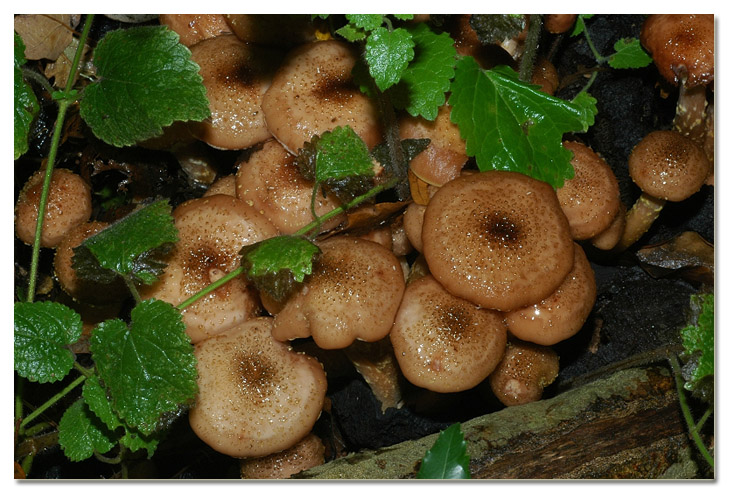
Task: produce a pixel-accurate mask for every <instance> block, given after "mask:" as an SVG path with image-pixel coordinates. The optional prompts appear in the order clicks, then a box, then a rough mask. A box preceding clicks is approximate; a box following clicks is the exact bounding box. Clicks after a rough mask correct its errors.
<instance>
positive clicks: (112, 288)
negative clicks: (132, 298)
mask: <svg viewBox="0 0 730 495" xmlns="http://www.w3.org/2000/svg"><path fill="white" fill-rule="evenodd" d="M108 226H109V224H108V223H106V222H84V223H82V224H80V225H77V226H76V227H74V228H73V229H71V230H70V231H69V232H68V233H67V234H66V235H65V236H63V239H61V242H59V243H58V246H57V247H56V254H55V256H54V257H53V268H54V271H55V273H56V278H57V279H58V283H59V285H60V286H61V288H62V289H63V290H64V291H65V292H66V293H67V294H68V295H70V296H71V297H73V298H74V299H75V300H77V301H80V302H82V303H88V304H94V305H98V304H107V303H111V302H115V301H119V300H121V299H124V298H125V297H127V296H128V295H129V292H128V290H127V286H126V285H125V284H124V281H123V280H122V279H121V278H117V279H116V281H114V282H112V283H110V284H100V283H96V282H92V281H89V280H84V279H81V278H79V277H78V276H77V275H76V270H74V268H73V256H74V249H75V248H77V247H79V246H80V245H81V243H82V242H84V241H85V240H86V239H88V238H89V237H91V236H92V235H94V234H97V233H99V232H101V231H102V230H104V229H105V228H106V227H108Z"/></svg>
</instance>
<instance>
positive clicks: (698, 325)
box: [680, 294, 715, 390]
mask: <svg viewBox="0 0 730 495" xmlns="http://www.w3.org/2000/svg"><path fill="white" fill-rule="evenodd" d="M690 307H691V309H692V319H691V322H690V324H689V325H687V326H686V327H684V328H683V329H682V330H680V334H681V336H682V344H683V346H684V349H685V353H684V354H685V357H686V358H687V359H688V360H689V362H688V365H686V366H685V369H684V370H683V375H684V377H685V380H686V381H685V384H684V388H686V389H687V390H695V389H696V388H697V386H698V384H699V383H700V382H702V380H703V379H705V378H706V377H712V376H714V374H715V296H714V294H697V295H693V296H692V297H691V300H690Z"/></svg>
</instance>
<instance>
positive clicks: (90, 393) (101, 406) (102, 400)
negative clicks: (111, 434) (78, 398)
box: [82, 375, 123, 431]
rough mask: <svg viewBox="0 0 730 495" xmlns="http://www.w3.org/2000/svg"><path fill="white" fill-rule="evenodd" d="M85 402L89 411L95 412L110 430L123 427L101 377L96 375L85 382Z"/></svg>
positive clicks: (83, 392)
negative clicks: (100, 380) (100, 379)
mask: <svg viewBox="0 0 730 495" xmlns="http://www.w3.org/2000/svg"><path fill="white" fill-rule="evenodd" d="M82 396H83V397H84V401H85V402H86V405H87V406H88V408H89V410H90V411H91V412H93V413H94V414H95V415H96V416H97V417H98V418H99V419H100V420H101V421H102V422H103V423H104V424H105V425H106V427H107V428H109V430H111V431H114V430H115V429H117V428H119V427H120V426H123V424H122V422H121V421H120V419H119V416H118V415H117V413H116V412H114V409H113V408H112V404H111V402H110V401H109V398H108V397H107V392H106V389H105V388H104V387H103V386H102V385H101V383H100V382H99V377H97V376H96V375H94V376H92V377H90V378H87V379H86V381H85V382H84V388H83V391H82Z"/></svg>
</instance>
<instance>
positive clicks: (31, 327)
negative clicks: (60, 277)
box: [14, 301, 82, 383]
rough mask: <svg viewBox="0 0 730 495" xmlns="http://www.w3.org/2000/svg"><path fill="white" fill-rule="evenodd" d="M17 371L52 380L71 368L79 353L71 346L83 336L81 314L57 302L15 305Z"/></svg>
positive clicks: (30, 378)
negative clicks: (72, 350) (71, 349)
mask: <svg viewBox="0 0 730 495" xmlns="http://www.w3.org/2000/svg"><path fill="white" fill-rule="evenodd" d="M14 326H15V371H17V372H18V374H19V375H20V376H22V377H25V378H27V379H28V380H30V381H32V382H39V383H48V382H55V381H58V380H60V379H62V378H63V377H64V376H66V375H67V374H68V372H69V371H71V368H73V364H74V361H75V355H74V353H73V352H71V351H70V350H69V349H68V348H67V346H69V345H71V344H73V343H75V342H76V341H78V340H79V338H80V337H81V331H82V324H81V316H80V315H79V314H78V313H77V312H76V311H74V310H73V309H71V308H69V307H68V306H64V305H63V304H60V303H56V302H50V301H46V302H19V303H15V307H14Z"/></svg>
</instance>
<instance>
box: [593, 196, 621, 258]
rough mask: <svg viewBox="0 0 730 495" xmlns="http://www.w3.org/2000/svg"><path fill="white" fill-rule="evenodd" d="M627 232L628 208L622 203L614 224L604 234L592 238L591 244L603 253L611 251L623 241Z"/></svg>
mask: <svg viewBox="0 0 730 495" xmlns="http://www.w3.org/2000/svg"><path fill="white" fill-rule="evenodd" d="M625 230H626V206H625V205H624V204H623V202H622V203H621V204H620V205H619V210H618V213H616V216H615V217H614V219H613V222H611V225H609V226H608V228H607V229H606V230H604V231H603V232H601V233H599V234H598V235H595V236H593V237H591V239H590V243H591V244H593V246H594V247H596V248H598V249H600V250H602V251H609V250H611V249H613V248H614V247H616V245H617V244H618V243H619V241H620V240H621V237H623V235H624V231H625Z"/></svg>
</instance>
